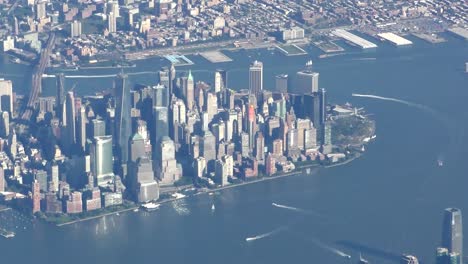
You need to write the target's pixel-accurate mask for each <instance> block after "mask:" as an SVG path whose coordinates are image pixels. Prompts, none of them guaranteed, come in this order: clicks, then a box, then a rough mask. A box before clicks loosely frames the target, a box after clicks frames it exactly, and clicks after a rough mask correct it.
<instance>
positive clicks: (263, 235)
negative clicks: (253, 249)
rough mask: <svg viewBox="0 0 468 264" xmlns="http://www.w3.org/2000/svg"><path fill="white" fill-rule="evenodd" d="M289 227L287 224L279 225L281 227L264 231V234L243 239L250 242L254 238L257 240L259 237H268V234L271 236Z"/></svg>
mask: <svg viewBox="0 0 468 264" xmlns="http://www.w3.org/2000/svg"><path fill="white" fill-rule="evenodd" d="M288 227H289V225H284V226H281V227H278V228H276V229H274V230H273V231H270V232H268V233H264V234H261V235H257V236H254V237H247V238H246V239H245V241H247V242H251V241H255V240H259V239H262V238H266V237H270V236H273V235H275V234H277V233H279V232H281V231H283V230H286V229H287V228H288Z"/></svg>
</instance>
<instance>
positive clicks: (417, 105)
mask: <svg viewBox="0 0 468 264" xmlns="http://www.w3.org/2000/svg"><path fill="white" fill-rule="evenodd" d="M351 95H352V96H354V97H365V98H373V99H378V100H384V101H391V102H395V103H400V104H405V105H408V106H412V107H417V108H420V109H422V110H425V111H429V112H431V113H435V111H434V110H432V109H431V108H429V107H427V106H425V105H421V104H416V103H412V102H408V101H405V100H401V99H397V98H392V97H384V96H378V95H373V94H357V93H353V94H351Z"/></svg>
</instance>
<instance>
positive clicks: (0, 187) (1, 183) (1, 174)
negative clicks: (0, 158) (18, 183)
mask: <svg viewBox="0 0 468 264" xmlns="http://www.w3.org/2000/svg"><path fill="white" fill-rule="evenodd" d="M5 185H6V184H5V171H4V170H3V167H0V192H4V191H5Z"/></svg>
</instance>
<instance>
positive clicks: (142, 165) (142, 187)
mask: <svg viewBox="0 0 468 264" xmlns="http://www.w3.org/2000/svg"><path fill="white" fill-rule="evenodd" d="M134 177H135V178H134V184H133V187H134V194H135V198H136V200H137V201H138V202H140V203H142V202H148V201H151V200H157V199H158V198H159V184H158V182H157V181H155V180H154V171H153V163H152V162H151V160H150V159H149V158H148V157H147V156H142V157H140V158H138V160H137V162H136V166H135V167H134Z"/></svg>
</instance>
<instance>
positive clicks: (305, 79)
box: [291, 69, 319, 94]
mask: <svg viewBox="0 0 468 264" xmlns="http://www.w3.org/2000/svg"><path fill="white" fill-rule="evenodd" d="M318 80H319V73H318V72H313V71H311V70H309V69H305V70H302V71H299V72H297V74H296V84H295V85H294V89H293V90H292V91H291V92H293V93H297V94H310V93H316V92H318V90H319V87H318V85H319V84H318Z"/></svg>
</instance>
